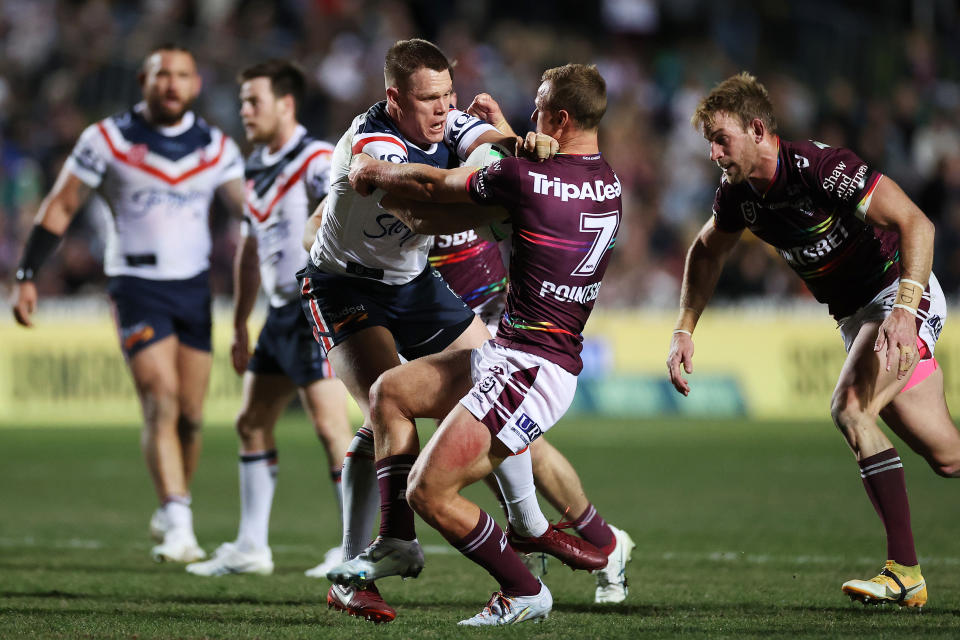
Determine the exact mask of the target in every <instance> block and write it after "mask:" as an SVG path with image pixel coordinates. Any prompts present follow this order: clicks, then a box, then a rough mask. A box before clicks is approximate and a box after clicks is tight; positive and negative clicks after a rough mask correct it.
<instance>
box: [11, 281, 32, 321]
mask: <svg viewBox="0 0 960 640" xmlns="http://www.w3.org/2000/svg"><path fill="white" fill-rule="evenodd" d="M36 310H37V285H35V284H33V283H32V282H30V281H29V280H24V281H23V282H18V283H17V284H15V285H14V287H13V317H14V318H16V319H17V323H18V324H21V325H23V326H25V327H32V326H33V322H32V321H31V320H30V316H32V315H33V312H34V311H36Z"/></svg>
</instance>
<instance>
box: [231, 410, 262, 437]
mask: <svg viewBox="0 0 960 640" xmlns="http://www.w3.org/2000/svg"><path fill="white" fill-rule="evenodd" d="M262 423H263V421H262V420H259V419H258V418H257V415H256V412H254V411H251V410H249V409H243V410H241V411H240V413H239V414H237V422H236V425H235V426H236V429H237V435H238V436H239V437H240V440H241V441H242V442H246V441H248V440H249V439H250V438H252V437H253V436H254V435H255V434H256V433H257V432H259V431H260V430H261V429H262V428H263V427H262Z"/></svg>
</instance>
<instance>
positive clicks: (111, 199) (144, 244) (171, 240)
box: [13, 44, 243, 562]
mask: <svg viewBox="0 0 960 640" xmlns="http://www.w3.org/2000/svg"><path fill="white" fill-rule="evenodd" d="M138 80H139V82H140V89H141V92H142V94H143V101H142V102H140V103H138V104H136V105H134V106H133V107H132V108H131V109H129V110H127V111H125V112H123V113H121V114H119V115H116V116H112V117H109V118H106V119H105V120H101V121H100V122H97V123H95V124H93V125H90V126H89V127H87V129H86V130H84V132H83V134H82V135H81V136H80V139H79V140H78V141H77V144H76V146H75V147H74V148H73V151H72V152H71V154H70V157H69V158H68V159H67V161H66V163H65V164H64V166H63V169H62V170H61V172H60V175H59V176H58V177H57V181H56V183H55V184H54V186H53V189H52V190H51V191H50V193H49V194H47V197H46V198H44V200H43V202H42V203H41V205H40V210H39V211H38V212H37V217H36V222H35V224H34V226H33V230H32V231H31V233H30V236H29V237H28V238H27V243H26V247H25V248H24V252H23V258H22V260H21V262H20V267H19V269H18V271H17V286H16V287H15V290H14V298H15V301H14V306H13V312H14V315H15V316H16V319H17V322H19V323H20V324H22V325H24V326H27V327H30V326H32V322H31V318H30V317H31V315H32V314H33V312H34V310H35V309H36V306H37V290H36V287H35V286H34V283H33V279H34V276H35V275H36V273H37V271H38V270H39V269H40V266H41V265H42V264H43V262H44V260H45V259H46V258H47V257H48V256H49V255H50V254H51V253H52V252H53V251H54V249H55V248H56V246H57V244H58V242H59V241H60V236H62V235H63V233H64V232H65V231H66V229H67V227H68V226H69V224H70V221H71V220H72V219H73V217H74V215H76V213H77V211H78V210H79V209H80V207H81V205H83V203H84V202H85V201H86V200H87V197H88V196H89V195H90V193H91V191H93V190H96V191H97V193H98V194H99V195H100V196H101V197H102V198H103V200H104V201H105V202H106V204H107V205H108V206H109V209H110V214H111V220H110V223H109V224H108V225H107V238H106V251H105V256H104V271H105V272H106V274H107V276H109V278H110V280H109V284H108V285H107V291H108V292H109V294H110V298H111V301H112V302H113V306H114V319H115V321H116V324H117V331H118V333H119V338H120V348H121V351H122V352H123V355H124V358H125V360H126V362H127V364H128V366H129V367H130V373H131V374H132V376H133V381H134V385H135V387H136V390H137V395H138V397H139V399H140V406H141V408H142V411H143V420H144V428H143V434H142V438H141V447H142V449H143V454H144V457H145V458H146V462H147V468H148V470H149V472H150V476H151V479H152V480H153V484H154V488H155V489H156V493H157V497H158V498H159V500H160V503H161V507H160V508H159V509H157V511H156V512H155V513H154V514H153V517H152V518H151V520H150V531H151V535H153V537H154V538H155V539H156V540H157V542H159V544H158V545H156V546H155V547H153V549H152V550H151V555H152V556H153V558H154V559H155V560H157V561H164V560H170V561H177V562H193V561H195V560H200V559H202V558H204V557H205V556H206V554H205V553H204V551H203V549H201V548H200V546H199V545H198V544H197V539H196V536H195V535H194V532H193V513H192V511H191V508H190V502H191V500H190V480H191V478H192V476H193V472H194V470H195V469H196V466H197V460H198V457H199V454H200V426H201V423H202V417H203V398H204V395H205V394H206V390H207V383H208V381H209V377H210V365H211V362H212V358H211V355H210V325H211V320H210V286H209V281H208V280H209V278H208V269H209V255H210V246H211V239H210V228H209V224H208V212H209V208H210V204H211V202H212V200H213V198H214V195H215V194H216V195H217V196H220V198H221V200H222V201H223V202H224V204H225V205H227V206H228V207H229V208H230V209H231V211H232V212H234V213H235V214H236V216H237V217H238V218H239V217H240V211H241V209H242V206H243V181H242V177H243V164H242V158H241V156H240V151H239V149H238V148H237V145H236V144H235V143H234V142H233V140H231V139H230V138H228V137H227V136H225V135H224V134H223V133H222V132H221V131H220V130H219V129H218V128H216V127H212V126H210V125H209V124H207V123H206V122H204V121H203V119H201V118H200V117H199V116H196V115H195V114H194V113H193V111H191V110H190V106H191V105H192V104H193V102H194V100H195V99H196V97H197V95H198V94H199V92H200V87H201V79H200V75H199V74H198V73H197V66H196V62H195V60H194V58H193V55H192V54H191V53H190V52H189V51H188V50H186V49H184V48H182V47H179V46H176V45H172V44H165V45H162V46H159V47H157V48H156V49H153V50H152V51H151V52H150V53H149V54H148V55H147V57H146V58H145V59H144V62H143V66H142V68H141V70H140V73H139V75H138Z"/></svg>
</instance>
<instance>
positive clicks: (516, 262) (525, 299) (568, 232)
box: [351, 64, 621, 626]
mask: <svg viewBox="0 0 960 640" xmlns="http://www.w3.org/2000/svg"><path fill="white" fill-rule="evenodd" d="M605 110H606V90H605V83H604V81H603V78H602V77H601V76H600V74H599V72H598V71H597V70H596V67H594V66H585V65H575V64H571V65H566V66H564V67H558V68H555V69H549V70H547V71H546V72H544V74H543V77H542V84H541V85H540V88H539V90H538V92H537V97H536V111H535V112H534V114H533V120H534V121H535V122H536V125H537V132H538V133H542V134H546V135H549V136H552V137H554V138H556V139H557V141H558V142H559V145H560V147H559V154H558V155H557V156H556V157H555V158H553V159H551V160H548V161H546V162H543V163H541V164H538V163H536V162H533V161H529V160H523V159H518V158H504V159H502V160H499V161H497V162H494V163H493V164H492V165H490V166H489V167H487V168H484V169H480V170H479V171H477V170H475V169H473V168H470V167H465V168H462V169H454V170H450V171H442V170H437V169H433V168H430V167H425V166H420V165H408V166H406V167H403V170H402V171H397V170H395V169H394V170H389V171H387V170H385V169H386V168H385V167H384V163H382V162H377V161H375V160H371V159H368V158H365V157H363V156H359V157H358V158H356V159H355V160H354V165H353V168H352V170H351V182H352V183H353V184H354V186H355V187H356V188H357V189H358V190H359V191H360V192H368V191H369V190H370V189H372V188H379V189H384V190H385V191H387V192H388V193H391V194H396V195H399V196H402V197H405V198H411V199H415V200H426V201H433V202H464V203H467V202H471V201H472V202H476V203H479V204H483V205H499V206H501V207H504V208H506V210H507V211H508V212H509V215H510V219H511V221H512V224H513V230H514V231H513V235H514V244H513V248H512V255H511V261H510V283H511V284H510V288H509V291H508V293H507V302H506V312H505V313H504V315H503V318H502V319H501V321H500V325H499V328H498V330H497V337H496V338H495V339H494V340H491V341H488V342H486V343H484V344H483V345H482V346H480V347H479V348H475V349H462V350H455V351H449V352H445V353H442V354H437V355H433V356H428V357H424V358H421V359H419V360H416V361H413V362H409V363H407V364H404V365H402V366H400V367H398V368H395V369H392V370H390V371H388V372H386V373H384V374H383V375H382V376H381V377H380V379H379V380H378V381H377V383H376V385H375V386H374V388H373V390H372V392H371V398H372V407H371V412H372V414H373V415H374V416H375V419H374V424H375V426H376V428H377V429H378V441H383V442H387V443H402V442H404V441H406V440H407V439H408V438H410V437H412V435H413V434H415V432H416V426H415V424H414V422H413V417H422V416H437V415H443V413H445V412H446V411H447V410H449V408H450V407H451V406H453V407H454V408H453V410H452V411H450V413H449V415H447V417H446V418H445V419H444V420H443V423H442V424H441V426H440V428H439V429H438V431H437V432H436V433H435V434H434V436H433V437H432V438H431V440H430V442H429V443H428V444H427V446H426V447H425V448H424V450H423V451H422V452H421V453H420V456H419V458H417V460H416V462H415V463H414V464H413V468H412V470H411V471H410V477H409V486H408V487H407V499H408V500H409V501H410V504H411V505H412V506H413V508H414V509H415V510H416V511H417V513H419V514H420V515H421V516H422V517H423V518H424V519H425V520H426V521H427V522H428V523H430V524H431V525H432V526H433V527H435V528H436V529H437V530H438V531H440V533H441V534H443V536H444V537H445V538H446V539H447V540H448V541H449V542H450V543H451V544H453V545H454V546H455V547H456V548H457V549H459V550H460V551H461V552H462V553H464V555H466V556H467V557H468V558H470V559H471V560H473V561H475V562H477V563H478V564H480V565H481V566H483V567H484V568H485V569H486V570H487V571H488V572H490V574H491V575H492V576H494V578H495V579H496V580H497V582H498V583H499V584H500V590H499V591H497V592H496V593H494V595H493V597H492V598H491V599H490V601H489V603H488V605H487V606H486V607H485V608H484V609H483V610H482V611H481V612H480V613H479V614H477V615H476V616H474V617H472V618H469V619H467V620H463V621H462V622H461V624H464V625H469V626H485V625H501V624H512V623H516V622H521V621H524V620H533V619H537V618H545V617H547V615H548V614H549V612H550V610H551V608H552V602H553V600H552V596H551V594H550V591H549V589H547V587H546V586H545V585H544V584H543V583H542V582H541V581H539V580H537V579H536V578H535V577H534V576H533V575H532V574H531V573H530V571H528V570H527V568H526V567H525V566H524V565H523V563H522V562H521V561H520V560H519V558H518V557H517V556H516V554H514V553H513V552H512V551H509V550H508V549H507V536H506V533H505V532H503V531H502V530H501V529H500V527H499V526H497V524H496V523H495V522H494V521H493V519H492V518H491V517H490V516H489V515H488V514H486V513H485V512H483V511H482V510H481V509H480V508H479V507H477V505H475V504H474V503H472V502H470V501H469V500H467V499H466V498H464V497H463V496H461V495H460V490H461V489H463V488H464V487H465V486H467V485H469V484H472V483H473V482H476V481H477V480H480V479H482V478H483V477H485V476H486V475H487V474H488V473H490V472H492V471H493V470H494V469H495V468H497V467H498V466H499V465H500V464H501V463H502V462H503V461H504V460H507V459H511V458H512V457H514V456H515V454H517V453H518V452H521V451H523V450H525V449H526V448H527V447H529V445H530V443H531V442H532V441H535V440H536V438H538V437H539V436H540V435H542V434H543V433H544V432H545V431H546V430H547V429H549V428H550V427H551V426H553V425H554V424H555V423H556V422H557V421H558V420H559V419H560V417H561V416H562V415H563V413H564V412H565V411H566V409H567V407H568V406H569V405H570V402H571V401H572V399H573V393H574V390H575V388H576V380H577V374H578V373H579V372H580V370H581V368H582V362H581V361H580V357H579V352H580V348H581V343H582V336H581V332H582V329H583V326H584V324H585V323H586V320H587V318H588V317H589V314H590V311H591V310H592V308H593V305H594V301H595V300H596V297H597V294H598V291H599V288H600V281H601V278H602V277H603V273H604V271H605V270H606V266H607V263H608V262H609V257H610V252H609V250H610V249H611V248H612V247H613V246H614V245H615V243H616V234H617V230H618V228H619V225H620V216H621V205H620V182H619V180H618V179H617V176H616V174H615V173H614V172H613V170H612V169H611V168H610V167H609V165H607V163H606V162H605V161H604V160H603V158H602V157H601V155H600V153H599V148H598V142H597V127H598V125H599V122H600V119H601V118H602V116H603V113H604V111H605ZM385 204H386V206H388V208H390V210H391V211H393V212H395V213H396V214H397V215H399V216H400V217H401V219H403V220H404V221H405V222H406V223H407V224H408V225H410V227H411V228H413V229H415V230H418V231H430V230H433V231H435V232H437V233H440V232H444V233H446V232H449V231H450V230H452V227H455V226H457V225H459V226H461V228H471V227H476V226H479V225H480V224H483V223H484V222H489V221H491V220H496V219H497V218H498V217H502V216H503V213H502V211H500V210H496V209H493V208H486V209H479V210H478V209H477V208H476V207H470V208H467V209H461V210H457V213H451V211H450V210H449V206H424V205H416V206H409V207H407V206H404V205H402V204H401V203H398V202H390V203H386V202H385ZM458 214H459V215H458ZM471 385H472V388H471ZM425 390H430V392H429V393H427V392H425ZM356 578H357V579H362V578H363V576H356Z"/></svg>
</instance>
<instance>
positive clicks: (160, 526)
mask: <svg viewBox="0 0 960 640" xmlns="http://www.w3.org/2000/svg"><path fill="white" fill-rule="evenodd" d="M169 529H170V519H169V518H168V517H167V514H166V512H165V511H164V510H163V507H157V510H156V511H154V512H153V515H152V516H150V537H151V538H153V541H154V542H158V543H159V542H163V536H164V535H165V534H166V533H167V531H169Z"/></svg>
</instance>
